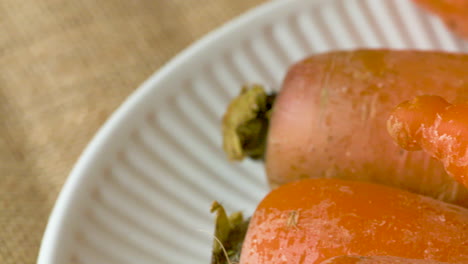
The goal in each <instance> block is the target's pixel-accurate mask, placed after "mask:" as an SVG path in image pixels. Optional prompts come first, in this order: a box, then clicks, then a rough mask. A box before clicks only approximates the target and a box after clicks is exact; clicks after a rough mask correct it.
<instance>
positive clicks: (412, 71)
mask: <svg viewBox="0 0 468 264" xmlns="http://www.w3.org/2000/svg"><path fill="white" fill-rule="evenodd" d="M423 94H437V95H441V96H442V97H444V98H446V99H447V100H449V101H451V102H463V101H468V55H466V54H465V55H463V54H450V53H443V52H422V51H392V50H358V51H338V52H330V53H324V54H318V55H314V56H311V57H309V58H307V59H305V60H303V61H300V62H298V63H297V64H295V65H293V66H292V67H291V68H290V69H289V71H288V73H287V75H286V78H285V80H284V83H283V85H282V88H281V90H280V92H279V94H278V96H277V98H276V101H275V104H274V107H273V114H272V117H271V121H270V126H269V133H268V139H267V142H268V145H267V149H266V156H265V157H266V158H265V161H266V164H265V166H266V173H267V176H268V178H269V181H270V184H271V185H272V186H273V187H276V186H279V185H281V184H285V183H287V182H291V181H294V180H297V179H302V178H322V177H325V178H330V177H333V178H340V179H352V180H360V181H367V182H374V183H381V184H385V185H389V186H393V187H398V188H401V189H404V190H409V191H412V192H415V193H419V194H424V195H428V196H431V197H433V198H436V199H440V200H443V201H446V202H450V203H454V204H458V205H462V206H465V207H468V190H467V189H466V188H464V187H463V186H462V185H461V184H459V183H458V182H456V181H455V180H453V178H452V177H450V176H449V175H447V173H446V172H445V170H444V168H443V166H442V165H441V164H440V163H439V162H437V161H436V160H433V159H432V158H431V157H430V156H429V155H427V154H426V153H424V152H422V151H416V152H408V151H404V150H402V149H401V148H400V147H399V146H397V145H396V144H395V143H394V142H393V140H392V139H391V138H390V137H389V136H388V133H387V129H386V121H387V118H388V116H389V114H390V112H391V110H392V109H393V108H394V107H395V106H396V105H397V104H399V103H400V102H402V101H404V100H407V99H408V98H413V97H415V96H417V95H423Z"/></svg>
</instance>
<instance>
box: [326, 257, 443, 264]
mask: <svg viewBox="0 0 468 264" xmlns="http://www.w3.org/2000/svg"><path fill="white" fill-rule="evenodd" d="M322 264H448V263H447V262H440V261H435V260H424V259H407V258H398V257H389V256H371V257H363V256H339V257H334V258H331V259H328V260H326V261H324V262H322Z"/></svg>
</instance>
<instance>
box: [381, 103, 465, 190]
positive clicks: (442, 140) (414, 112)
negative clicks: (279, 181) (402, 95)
mask: <svg viewBox="0 0 468 264" xmlns="http://www.w3.org/2000/svg"><path fill="white" fill-rule="evenodd" d="M387 128H388V131H389V133H390V135H391V136H392V138H393V139H394V140H395V141H396V142H397V143H398V144H399V145H400V146H401V147H402V148H404V149H408V150H414V149H418V148H419V149H421V148H422V149H423V150H424V151H425V152H427V153H429V155H431V156H432V157H434V158H436V159H438V160H440V161H441V162H442V164H443V165H444V167H445V169H446V171H447V172H448V174H449V175H451V176H452V177H454V178H455V179H456V180H457V181H459V182H460V183H462V184H464V185H465V186H466V187H468V103H461V104H456V105H452V104H450V103H448V102H447V101H445V100H444V99H443V98H441V97H439V96H419V97H416V98H414V99H413V100H411V101H405V102H403V103H401V104H400V105H398V106H397V107H396V108H395V110H394V111H393V112H392V113H391V115H390V117H389V119H388V122H387Z"/></svg>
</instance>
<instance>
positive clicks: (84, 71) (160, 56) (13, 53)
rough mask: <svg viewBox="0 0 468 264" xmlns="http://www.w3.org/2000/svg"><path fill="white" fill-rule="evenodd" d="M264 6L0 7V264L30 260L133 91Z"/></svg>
mask: <svg viewBox="0 0 468 264" xmlns="http://www.w3.org/2000/svg"><path fill="white" fill-rule="evenodd" d="M265 1H266V0H235V1H234V0H131V1H129V0H103V1H95V0H79V1H67V0H47V1H40V0H39V1H37V0H19V1H18V0H1V1H0V263H4V264H9V263H15V264H17V263H35V262H36V259H37V254H38V250H39V246H40V243H41V239H42V235H43V233H44V230H45V226H46V223H47V219H48V216H49V214H50V212H51V209H52V207H53V205H54V202H55V200H56V198H57V195H58V193H59V191H60V189H61V187H62V185H63V183H64V182H65V181H66V179H67V176H68V173H69V172H70V170H71V168H72V167H73V164H74V163H75V162H76V160H77V158H78V157H79V155H80V153H81V152H82V151H83V149H84V148H85V146H86V144H87V143H88V142H89V141H90V139H91V138H92V136H93V135H94V134H95V133H96V131H97V130H98V129H99V127H100V126H101V125H102V124H103V123H104V122H105V121H106V119H107V118H108V117H109V115H110V114H111V113H112V112H113V111H114V110H115V109H116V108H117V107H118V106H119V105H120V104H121V103H122V102H123V101H124V100H125V98H126V97H127V96H128V95H129V94H131V93H132V92H133V91H134V90H135V89H136V88H137V87H138V85H139V84H140V83H141V82H143V81H144V80H145V79H146V78H147V77H148V76H150V75H151V74H152V73H153V72H155V71H156V70H158V69H159V68H160V67H161V66H162V65H163V64H164V63H166V62H167V61H168V60H170V59H171V58H172V57H173V56H174V55H175V54H177V53H178V52H180V51H181V50H182V49H184V48H186V47H187V46H188V45H189V44H191V43H192V42H194V41H195V40H197V39H199V38H201V37H202V36H203V35H204V34H206V33H208V32H209V31H211V30H213V29H215V28H216V27H218V26H220V25H221V24H223V23H224V22H226V21H228V20H230V19H232V18H234V17H236V16H237V15H239V14H241V13H243V12H245V11H246V10H248V9H250V8H252V7H255V6H257V5H258V4H260V3H262V2H265Z"/></svg>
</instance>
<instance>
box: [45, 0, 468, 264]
mask: <svg viewBox="0 0 468 264" xmlns="http://www.w3.org/2000/svg"><path fill="white" fill-rule="evenodd" d="M357 47H370V48H378V47H387V48H395V49H405V48H415V49H440V50H447V51H467V50H468V45H467V43H466V42H463V41H462V40H460V39H457V38H456V37H454V36H453V35H452V34H451V33H449V32H448V31H447V30H446V29H445V27H444V26H443V25H442V24H441V23H440V22H439V20H438V19H437V18H435V17H432V16H430V15H428V14H426V13H424V12H422V11H421V10H419V9H418V8H416V7H415V6H414V5H413V4H412V3H411V1H410V0H288V1H286V0H284V1H272V2H270V3H268V4H265V5H263V6H261V7H259V8H257V9H254V10H252V11H250V12H248V13H247V14H245V15H243V16H242V17H240V18H238V19H236V20H234V21H232V22H231V23H228V24H227V25H225V26H223V27H222V28H220V29H219V30H217V31H216V32H214V33H212V34H210V35H208V36H206V37H205V38H204V39H202V40H201V41H199V42H198V43H196V44H195V45H193V46H192V47H191V48H189V49H188V50H186V51H184V52H183V53H181V54H180V55H179V56H177V57H176V58H175V59H174V60H173V61H172V62H170V63H169V64H168V65H167V66H165V67H164V68H163V69H162V70H160V71H159V72H157V73H156V74H155V75H154V76H152V77H151V78H150V79H149V80H148V81H146V82H145V83H144V84H143V85H142V86H141V87H140V88H139V89H138V90H137V91H136V92H135V93H134V94H133V95H132V96H131V97H130V98H129V99H128V100H127V101H126V102H125V103H124V104H123V105H122V106H121V107H120V109H119V110H118V111H117V112H116V113H115V114H114V115H113V116H112V117H111V119H110V120H109V121H108V122H107V123H106V124H105V126H104V127H103V128H102V129H101V130H100V132H99V133H98V134H97V136H96V137H95V138H94V140H93V141H92V142H91V144H90V145H89V146H88V147H87V149H86V151H85V152H84V153H83V155H82V157H81V158H80V160H79V162H78V163H77V164H76V166H75V168H74V170H73V171H72V173H71V175H70V177H69V179H68V180H67V182H66V184H65V186H64V188H63V190H62V192H61V194H60V197H59V199H58V201H57V204H56V206H55V208H54V210H53V213H52V215H51V217H50V221H49V224H48V226H47V230H46V233H45V236H44V239H43V242H42V247H41V250H40V254H39V260H38V263H39V264H58V263H93V264H96V263H113V264H118V263H139V264H146V263H151V264H154V263H200V264H207V263H209V259H210V249H211V242H212V238H211V236H210V234H211V233H212V231H213V216H212V215H211V214H210V213H209V207H210V204H211V202H212V201H213V200H218V201H220V202H221V203H222V204H224V205H225V207H226V208H227V209H228V210H229V211H234V210H242V211H244V212H245V214H247V215H248V214H251V213H252V212H253V210H254V208H255V206H256V204H257V203H258V202H259V200H260V199H261V198H262V197H263V196H264V195H265V194H266V192H267V185H266V181H265V178H264V172H263V168H262V165H261V164H259V163H254V162H251V161H246V162H243V163H241V164H230V163H229V162H227V161H226V159H225V158H224V154H223V152H222V150H221V135H220V119H221V116H222V114H223V112H224V109H225V107H226V106H227V104H228V102H229V100H230V99H231V98H232V97H234V96H235V95H236V94H237V93H238V92H239V88H240V86H241V85H242V84H244V83H247V82H259V83H263V84H266V85H268V87H270V89H278V88H279V86H280V84H281V81H282V78H283V77H284V74H285V71H286V69H287V67H288V66H289V65H290V64H291V63H292V62H294V61H297V60H299V59H301V58H302V57H304V56H306V55H308V54H312V53H318V52H324V51H329V50H335V49H353V48H357Z"/></svg>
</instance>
